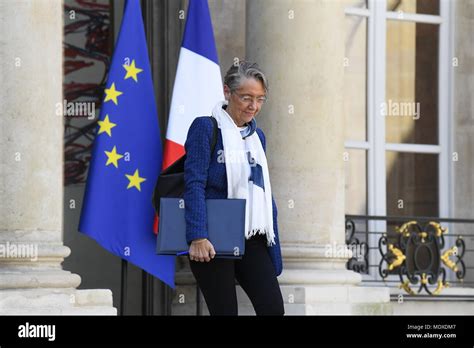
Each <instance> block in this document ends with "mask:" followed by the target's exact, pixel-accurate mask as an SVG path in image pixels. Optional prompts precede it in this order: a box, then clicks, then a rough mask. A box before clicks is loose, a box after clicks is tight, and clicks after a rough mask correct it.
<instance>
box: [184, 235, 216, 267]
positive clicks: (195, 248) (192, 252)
mask: <svg viewBox="0 0 474 348" xmlns="http://www.w3.org/2000/svg"><path fill="white" fill-rule="evenodd" d="M214 256H216V251H215V250H214V246H213V245H212V244H211V242H210V241H209V240H208V239H207V238H199V239H195V240H193V241H192V242H191V246H190V247H189V259H190V260H191V261H199V262H204V261H206V262H209V261H211V259H213V258H214Z"/></svg>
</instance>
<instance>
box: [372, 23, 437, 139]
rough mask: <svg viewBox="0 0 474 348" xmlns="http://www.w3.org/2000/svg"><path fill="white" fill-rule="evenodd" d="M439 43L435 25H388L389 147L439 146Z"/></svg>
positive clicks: (386, 110)
mask: <svg viewBox="0 0 474 348" xmlns="http://www.w3.org/2000/svg"><path fill="white" fill-rule="evenodd" d="M438 39H439V27H438V26H437V25H433V24H422V23H409V22H399V21H387V52H386V53H387V64H386V69H387V70H386V73H387V80H386V100H385V103H384V104H383V105H381V109H382V112H383V114H384V115H386V129H385V131H386V141H387V142H389V143H414V144H437V143H438Z"/></svg>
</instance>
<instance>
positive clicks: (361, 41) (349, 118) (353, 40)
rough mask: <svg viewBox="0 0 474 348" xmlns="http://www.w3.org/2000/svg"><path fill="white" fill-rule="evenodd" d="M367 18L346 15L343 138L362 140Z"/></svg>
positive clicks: (365, 126) (364, 121) (365, 136)
mask: <svg viewBox="0 0 474 348" xmlns="http://www.w3.org/2000/svg"><path fill="white" fill-rule="evenodd" d="M366 66H367V19H366V18H364V17H359V16H346V53H345V64H344V67H345V70H344V115H345V125H346V127H345V139H347V140H361V141H365V140H366V138H367V135H366V128H367V122H366V100H367V99H366V80H367V73H366Z"/></svg>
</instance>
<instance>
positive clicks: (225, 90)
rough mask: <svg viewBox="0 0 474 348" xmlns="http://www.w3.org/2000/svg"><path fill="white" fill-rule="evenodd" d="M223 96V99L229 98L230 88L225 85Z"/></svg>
mask: <svg viewBox="0 0 474 348" xmlns="http://www.w3.org/2000/svg"><path fill="white" fill-rule="evenodd" d="M224 97H225V100H227V101H229V99H230V88H229V86H227V85H224Z"/></svg>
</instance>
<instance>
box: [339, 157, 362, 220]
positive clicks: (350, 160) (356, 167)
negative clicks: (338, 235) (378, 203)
mask: <svg viewBox="0 0 474 348" xmlns="http://www.w3.org/2000/svg"><path fill="white" fill-rule="evenodd" d="M344 155H345V157H344V160H345V172H346V182H345V188H346V190H345V191H346V209H345V211H346V214H352V215H367V151H366V150H354V149H346V150H345V154H344Z"/></svg>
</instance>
